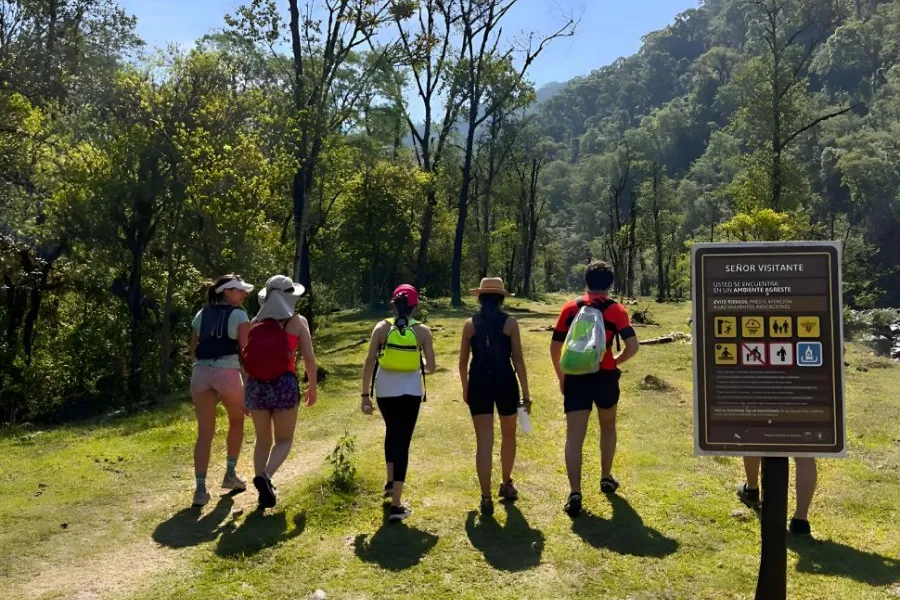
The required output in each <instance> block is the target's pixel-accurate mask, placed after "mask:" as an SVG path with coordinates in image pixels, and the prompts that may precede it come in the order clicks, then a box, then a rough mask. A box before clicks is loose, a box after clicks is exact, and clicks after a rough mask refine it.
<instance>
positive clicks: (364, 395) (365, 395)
mask: <svg viewBox="0 0 900 600" xmlns="http://www.w3.org/2000/svg"><path fill="white" fill-rule="evenodd" d="M360 396H361V397H363V398H368V397H369V394H360Z"/></svg>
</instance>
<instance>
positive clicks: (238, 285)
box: [216, 279, 256, 294]
mask: <svg viewBox="0 0 900 600" xmlns="http://www.w3.org/2000/svg"><path fill="white" fill-rule="evenodd" d="M254 289H256V286H254V285H252V284H249V283H247V282H246V281H241V280H240V279H232V280H231V281H229V282H227V283H223V284H222V285H220V286H219V287H217V288H216V293H217V294H221V293H222V292H224V291H225V290H241V291H242V292H248V293H249V292H252V291H253V290H254Z"/></svg>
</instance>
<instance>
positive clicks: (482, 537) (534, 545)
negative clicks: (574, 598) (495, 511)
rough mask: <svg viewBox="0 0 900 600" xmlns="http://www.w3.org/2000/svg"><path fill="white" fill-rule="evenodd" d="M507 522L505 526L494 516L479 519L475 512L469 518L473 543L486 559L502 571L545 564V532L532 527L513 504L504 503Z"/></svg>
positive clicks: (469, 529)
mask: <svg viewBox="0 0 900 600" xmlns="http://www.w3.org/2000/svg"><path fill="white" fill-rule="evenodd" d="M503 507H504V508H505V509H506V525H504V526H503V527H501V526H500V524H499V523H498V522H497V521H496V519H494V517H493V516H492V515H490V516H484V515H482V516H481V518H480V519H479V518H478V512H477V511H474V510H473V511H471V512H470V513H469V516H468V517H467V518H466V533H467V534H468V535H469V541H470V542H472V545H473V546H475V548H477V549H478V551H479V552H481V554H482V555H484V560H486V561H487V563H488V564H489V565H491V566H492V567H494V568H495V569H498V570H501V571H511V572H513V571H525V570H527V569H533V568H534V567H537V566H538V565H540V564H541V555H542V554H543V552H544V534H543V533H541V532H540V531H539V530H537V529H532V528H531V526H530V525H529V524H528V521H527V520H525V515H523V514H522V511H520V510H519V509H518V508H516V506H515V505H514V504H512V503H509V502H507V503H504V504H503Z"/></svg>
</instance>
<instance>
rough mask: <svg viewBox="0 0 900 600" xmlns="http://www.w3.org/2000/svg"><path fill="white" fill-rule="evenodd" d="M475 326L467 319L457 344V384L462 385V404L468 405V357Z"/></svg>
mask: <svg viewBox="0 0 900 600" xmlns="http://www.w3.org/2000/svg"><path fill="white" fill-rule="evenodd" d="M473 335H475V324H474V323H472V319H468V320H467V321H466V323H465V325H463V331H462V340H461V341H460V344H459V382H460V383H461V384H462V393H463V402H465V403H466V404H468V403H469V355H470V354H471V352H472V336H473Z"/></svg>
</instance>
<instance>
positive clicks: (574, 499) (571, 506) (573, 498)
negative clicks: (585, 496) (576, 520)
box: [563, 492, 581, 517]
mask: <svg viewBox="0 0 900 600" xmlns="http://www.w3.org/2000/svg"><path fill="white" fill-rule="evenodd" d="M563 510H564V511H566V514H567V515H569V516H570V517H577V516H578V515H580V514H581V494H579V493H578V492H572V493H571V494H569V501H568V502H566V505H565V507H563Z"/></svg>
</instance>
